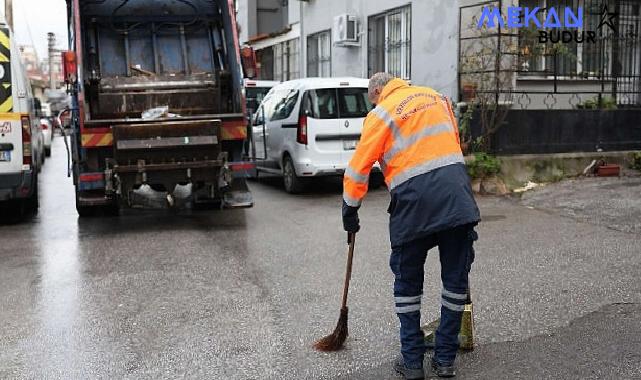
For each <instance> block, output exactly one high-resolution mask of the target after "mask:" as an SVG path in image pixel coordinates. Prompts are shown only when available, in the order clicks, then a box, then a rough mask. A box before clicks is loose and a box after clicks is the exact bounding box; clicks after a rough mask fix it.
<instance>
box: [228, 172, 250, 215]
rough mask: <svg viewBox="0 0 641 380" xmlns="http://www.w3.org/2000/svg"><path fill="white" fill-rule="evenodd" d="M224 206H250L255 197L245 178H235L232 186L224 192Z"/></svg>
mask: <svg viewBox="0 0 641 380" xmlns="http://www.w3.org/2000/svg"><path fill="white" fill-rule="evenodd" d="M221 206H222V208H250V207H253V206H254V198H253V197H252V193H251V192H250V191H249V187H247V181H246V180H245V179H244V178H234V180H233V182H232V184H231V186H230V187H229V188H228V189H227V190H226V191H225V192H224V193H223V201H222V205H221Z"/></svg>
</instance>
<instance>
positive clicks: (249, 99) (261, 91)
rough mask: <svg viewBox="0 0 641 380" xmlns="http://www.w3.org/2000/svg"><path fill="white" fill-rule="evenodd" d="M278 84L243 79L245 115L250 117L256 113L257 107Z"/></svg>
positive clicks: (270, 81)
mask: <svg viewBox="0 0 641 380" xmlns="http://www.w3.org/2000/svg"><path fill="white" fill-rule="evenodd" d="M279 83H280V82H276V81H272V80H253V79H245V81H244V85H245V105H246V106H247V113H248V114H249V115H250V116H251V115H253V113H254V112H255V111H256V109H257V108H258V105H259V104H260V102H262V101H263V99H264V98H265V95H267V93H268V92H269V90H271V89H272V88H273V87H274V86H276V85H277V84H279Z"/></svg>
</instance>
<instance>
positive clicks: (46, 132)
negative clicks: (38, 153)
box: [40, 117, 53, 157]
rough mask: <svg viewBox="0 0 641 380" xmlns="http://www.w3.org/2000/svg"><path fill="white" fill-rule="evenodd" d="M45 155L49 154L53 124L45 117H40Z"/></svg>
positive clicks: (48, 155)
mask: <svg viewBox="0 0 641 380" xmlns="http://www.w3.org/2000/svg"><path fill="white" fill-rule="evenodd" d="M40 129H41V130H42V137H43V145H44V151H45V156H47V157H50V156H51V141H52V140H53V125H52V124H51V121H50V120H49V119H47V118H44V117H43V118H42V119H40Z"/></svg>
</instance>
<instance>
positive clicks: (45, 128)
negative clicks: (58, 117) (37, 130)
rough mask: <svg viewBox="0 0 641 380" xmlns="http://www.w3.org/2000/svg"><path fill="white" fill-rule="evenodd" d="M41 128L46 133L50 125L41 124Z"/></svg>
mask: <svg viewBox="0 0 641 380" xmlns="http://www.w3.org/2000/svg"><path fill="white" fill-rule="evenodd" d="M40 126H41V127H42V130H43V131H46V130H47V129H49V125H48V124H47V123H41V124H40Z"/></svg>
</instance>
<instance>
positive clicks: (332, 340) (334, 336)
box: [314, 233, 356, 352]
mask: <svg viewBox="0 0 641 380" xmlns="http://www.w3.org/2000/svg"><path fill="white" fill-rule="evenodd" d="M355 240H356V234H355V233H348V234H347V243H348V244H349V251H348V253H347V270H346V271H345V284H344V286H343V303H342V304H341V314H340V317H339V318H338V323H337V324H336V328H335V329H334V332H333V333H331V334H329V335H327V336H326V337H324V338H322V339H320V340H318V341H317V342H316V343H314V348H315V349H316V350H318V351H324V352H330V351H338V350H340V349H341V348H342V347H343V343H345V339H347V293H348V292H349V280H350V279H351V277H352V260H353V258H354V241H355Z"/></svg>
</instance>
